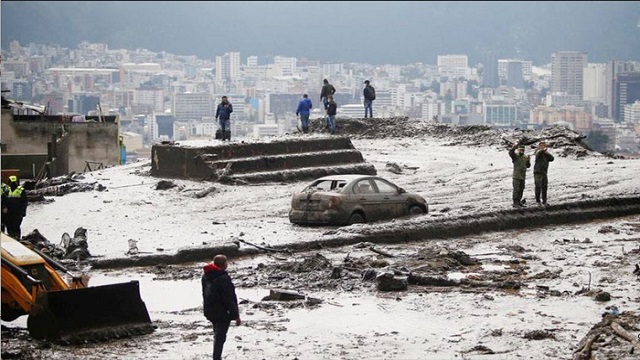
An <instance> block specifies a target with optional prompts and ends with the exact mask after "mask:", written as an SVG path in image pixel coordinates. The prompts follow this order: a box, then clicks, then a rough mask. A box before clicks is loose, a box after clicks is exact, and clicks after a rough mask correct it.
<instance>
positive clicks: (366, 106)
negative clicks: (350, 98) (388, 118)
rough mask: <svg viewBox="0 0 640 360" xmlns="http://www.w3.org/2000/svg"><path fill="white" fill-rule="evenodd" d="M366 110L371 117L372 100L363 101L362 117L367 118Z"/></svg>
mask: <svg viewBox="0 0 640 360" xmlns="http://www.w3.org/2000/svg"><path fill="white" fill-rule="evenodd" d="M367 109H369V117H371V118H372V117H373V100H367V99H365V100H364V117H365V118H366V117H367Z"/></svg>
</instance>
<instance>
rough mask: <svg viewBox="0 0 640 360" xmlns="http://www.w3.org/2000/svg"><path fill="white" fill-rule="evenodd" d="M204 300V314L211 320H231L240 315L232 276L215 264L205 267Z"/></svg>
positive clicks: (203, 281) (203, 276)
mask: <svg viewBox="0 0 640 360" xmlns="http://www.w3.org/2000/svg"><path fill="white" fill-rule="evenodd" d="M202 301H203V303H202V305H203V308H204V316H205V317H206V318H207V319H208V320H209V321H211V322H214V323H215V322H222V321H231V320H235V319H237V318H238V317H239V316H240V314H239V310H238V298H237V297H236V290H235V287H234V286H233V283H232V282H231V277H229V274H228V273H227V272H226V271H224V270H220V269H219V268H218V267H217V266H215V265H213V264H208V265H206V266H205V267H204V274H203V275H202Z"/></svg>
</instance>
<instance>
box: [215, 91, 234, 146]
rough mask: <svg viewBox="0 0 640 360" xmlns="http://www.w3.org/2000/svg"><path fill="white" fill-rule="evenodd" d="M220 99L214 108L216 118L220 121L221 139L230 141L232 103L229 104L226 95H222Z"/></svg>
mask: <svg viewBox="0 0 640 360" xmlns="http://www.w3.org/2000/svg"><path fill="white" fill-rule="evenodd" d="M221 100H222V101H221V102H220V104H218V108H217V109H216V119H219V121H220V123H219V124H220V130H221V131H222V141H225V140H229V141H231V113H232V112H233V105H231V103H230V102H229V99H228V98H227V97H226V96H223V97H222V99H221Z"/></svg>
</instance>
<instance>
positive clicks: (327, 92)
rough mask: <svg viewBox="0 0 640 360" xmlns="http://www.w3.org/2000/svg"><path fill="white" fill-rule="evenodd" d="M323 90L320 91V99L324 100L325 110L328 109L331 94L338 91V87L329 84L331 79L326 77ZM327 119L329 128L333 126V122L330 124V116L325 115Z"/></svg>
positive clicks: (323, 81)
mask: <svg viewBox="0 0 640 360" xmlns="http://www.w3.org/2000/svg"><path fill="white" fill-rule="evenodd" d="M322 83H323V85H322V90H321V91H320V101H322V104H323V105H324V110H325V111H327V108H328V107H329V96H331V97H333V94H335V93H336V88H335V87H334V86H333V85H331V84H329V80H327V79H324V80H322ZM325 120H326V122H327V129H328V128H330V127H331V124H329V116H326V115H325Z"/></svg>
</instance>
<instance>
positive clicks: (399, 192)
mask: <svg viewBox="0 0 640 360" xmlns="http://www.w3.org/2000/svg"><path fill="white" fill-rule="evenodd" d="M406 192H407V191H406V190H405V189H403V188H398V194H404V193H406Z"/></svg>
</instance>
